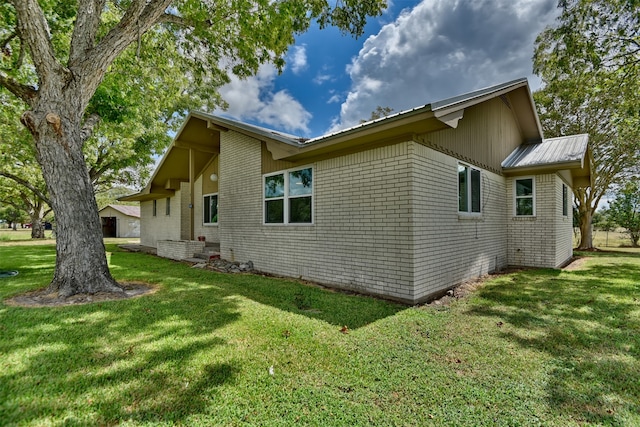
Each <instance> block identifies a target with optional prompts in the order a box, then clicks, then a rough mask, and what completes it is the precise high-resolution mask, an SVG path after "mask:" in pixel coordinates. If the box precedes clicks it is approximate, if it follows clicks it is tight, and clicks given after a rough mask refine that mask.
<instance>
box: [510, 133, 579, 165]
mask: <svg viewBox="0 0 640 427" xmlns="http://www.w3.org/2000/svg"><path fill="white" fill-rule="evenodd" d="M588 142H589V135H587V134H581V135H571V136H561V137H558V138H547V139H544V140H542V142H540V143H537V144H522V145H520V146H519V147H518V148H516V149H515V150H513V152H512V153H511V154H509V156H508V157H507V158H506V159H505V160H504V161H503V162H502V167H503V168H504V169H513V168H524V167H536V166H544V165H549V164H554V163H569V162H582V160H583V159H584V156H585V153H586V150H587V143H588Z"/></svg>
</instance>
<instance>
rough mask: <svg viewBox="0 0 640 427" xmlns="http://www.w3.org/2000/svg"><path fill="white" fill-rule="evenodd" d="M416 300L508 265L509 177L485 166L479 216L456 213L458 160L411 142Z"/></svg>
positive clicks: (482, 176) (482, 174)
mask: <svg viewBox="0 0 640 427" xmlns="http://www.w3.org/2000/svg"><path fill="white" fill-rule="evenodd" d="M411 148H412V150H411V152H412V154H413V158H414V159H415V162H414V168H413V180H412V181H413V190H412V192H413V200H414V210H413V224H414V235H415V241H414V251H415V286H416V289H415V296H414V298H415V299H416V300H420V299H424V298H426V297H428V296H429V295H432V294H434V293H437V292H439V291H442V290H444V289H447V288H450V287H452V286H454V285H456V284H458V283H461V282H463V281H466V280H469V279H471V278H474V277H478V276H481V275H484V274H487V273H489V272H492V271H495V270H496V269H500V268H503V267H505V266H506V265H507V230H506V228H507V227H506V221H505V219H506V218H505V205H506V200H505V178H504V177H502V176H500V175H497V174H495V173H491V172H488V171H486V170H482V169H481V194H482V203H481V211H482V213H481V215H480V216H469V215H465V214H459V213H458V197H457V195H458V170H457V167H458V160H457V159H455V158H453V157H451V156H448V155H446V154H443V153H441V152H438V151H435V150H433V149H431V148H428V147H425V146H423V145H420V144H417V143H415V144H412V145H411Z"/></svg>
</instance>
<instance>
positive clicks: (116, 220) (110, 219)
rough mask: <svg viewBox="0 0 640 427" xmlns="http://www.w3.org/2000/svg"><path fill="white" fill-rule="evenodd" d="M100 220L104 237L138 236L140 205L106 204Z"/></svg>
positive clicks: (101, 211) (101, 210)
mask: <svg viewBox="0 0 640 427" xmlns="http://www.w3.org/2000/svg"><path fill="white" fill-rule="evenodd" d="M100 222H101V223H102V235H103V236H104V237H140V206H127V205H107V206H105V207H104V208H102V209H100Z"/></svg>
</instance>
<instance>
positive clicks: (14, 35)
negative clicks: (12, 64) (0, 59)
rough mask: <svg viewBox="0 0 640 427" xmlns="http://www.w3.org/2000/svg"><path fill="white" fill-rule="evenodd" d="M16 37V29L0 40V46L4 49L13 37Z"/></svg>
mask: <svg viewBox="0 0 640 427" xmlns="http://www.w3.org/2000/svg"><path fill="white" fill-rule="evenodd" d="M16 37H18V30H15V31H14V32H12V33H10V34H9V35H7V37H5V38H4V39H3V40H0V48H2V49H4V48H5V47H6V46H7V45H8V44H9V43H10V42H11V40H13V39H14V38H16Z"/></svg>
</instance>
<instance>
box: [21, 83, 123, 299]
mask: <svg viewBox="0 0 640 427" xmlns="http://www.w3.org/2000/svg"><path fill="white" fill-rule="evenodd" d="M49 83H50V86H49V87H50V88H51V89H52V90H50V91H48V92H46V93H45V92H43V91H42V90H41V91H40V93H39V97H38V101H37V102H36V103H34V105H33V109H32V110H31V111H27V112H26V113H25V114H24V115H23V116H22V121H23V123H24V124H25V126H26V127H27V128H28V129H29V130H30V131H31V133H32V134H33V136H34V139H35V144H36V155H37V157H38V163H40V165H41V167H42V174H43V177H44V180H45V182H46V184H47V190H48V192H49V201H50V205H51V208H52V209H53V211H54V212H55V214H56V268H55V273H54V277H53V280H52V281H51V283H50V284H49V288H48V291H49V292H50V293H54V294H57V295H58V296H61V297H68V296H70V295H74V294H79V293H88V294H95V293H98V292H117V293H122V292H124V291H123V289H122V288H121V287H120V286H119V285H118V284H117V283H116V281H115V280H114V279H113V278H112V277H111V274H110V272H109V267H108V264H107V258H106V252H105V248H104V243H103V240H102V229H101V226H100V218H99V214H98V205H97V203H96V201H95V196H94V194H93V186H92V185H91V181H90V180H89V172H88V170H87V167H86V163H85V159H84V155H83V153H82V144H83V142H82V138H81V135H80V133H81V128H82V126H81V124H82V123H81V117H82V113H81V111H82V106H81V103H80V96H79V94H78V93H77V91H79V90H80V89H79V88H78V87H74V83H73V81H66V80H65V79H64V78H60V79H59V80H58V82H57V83H58V84H57V85H56V84H53V85H51V83H52V82H51V81H50V82H49ZM55 88H60V89H62V88H65V90H55ZM74 89H75V90H74ZM52 107H53V108H52Z"/></svg>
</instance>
